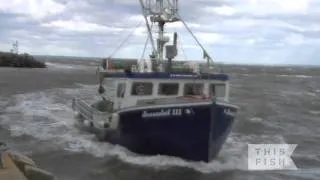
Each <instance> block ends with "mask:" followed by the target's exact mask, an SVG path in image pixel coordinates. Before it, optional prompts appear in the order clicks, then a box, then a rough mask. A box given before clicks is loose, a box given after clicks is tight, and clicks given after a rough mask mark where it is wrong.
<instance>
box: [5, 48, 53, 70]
mask: <svg viewBox="0 0 320 180" xmlns="http://www.w3.org/2000/svg"><path fill="white" fill-rule="evenodd" d="M0 67H18V68H22V67H24V68H46V67H47V66H46V64H45V63H44V62H41V61H37V60H36V59H35V58H34V57H33V56H31V55H29V54H27V53H24V54H15V53H10V52H0Z"/></svg>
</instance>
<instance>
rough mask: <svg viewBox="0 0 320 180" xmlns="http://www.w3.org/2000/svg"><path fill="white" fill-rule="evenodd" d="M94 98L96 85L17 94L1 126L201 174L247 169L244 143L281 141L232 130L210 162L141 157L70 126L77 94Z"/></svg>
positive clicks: (71, 145) (94, 152)
mask: <svg viewBox="0 0 320 180" xmlns="http://www.w3.org/2000/svg"><path fill="white" fill-rule="evenodd" d="M79 93H81V94H83V95H84V96H88V97H90V96H89V95H90V94H91V98H92V100H93V99H95V98H97V97H96V95H95V93H96V86H82V87H81V88H79V89H53V90H49V91H45V92H37V93H29V94H20V95H16V96H15V98H14V100H12V101H11V102H7V103H9V106H8V107H6V108H5V110H4V111H5V114H2V115H1V117H2V119H3V120H2V121H1V122H0V123H1V125H2V126H4V127H7V128H8V129H9V130H10V132H11V133H12V135H13V136H21V135H23V134H26V135H30V136H33V137H35V138H37V139H41V140H45V141H50V143H55V144H56V145H58V146H60V147H61V148H63V149H65V150H68V151H74V152H87V153H91V154H92V155H94V156H97V157H103V156H106V155H112V156H118V157H119V158H120V159H121V160H123V161H125V162H128V163H133V164H138V165H144V166H152V167H154V168H170V167H172V166H179V167H187V168H193V169H196V170H198V171H200V172H203V173H210V172H219V171H228V170H234V169H237V170H246V169H247V144H248V143H252V142H255V141H257V142H259V143H261V142H265V143H268V142H273V143H274V142H275V141H279V142H283V141H284V140H283V139H282V138H281V137H278V136H275V137H270V136H247V135H243V134H235V133H232V134H231V136H230V137H229V138H228V139H227V142H226V144H225V145H224V148H223V150H222V152H221V154H220V156H219V158H218V159H217V160H216V161H213V162H211V163H201V162H187V161H185V160H183V159H180V158H173V157H168V156H140V155H136V154H134V153H131V152H130V151H128V150H127V149H125V148H123V147H120V146H114V145H111V144H108V143H102V142H97V141H95V140H94V137H93V135H91V134H88V133H85V132H81V131H80V130H78V129H77V128H75V127H74V126H73V114H72V109H71V100H72V98H73V97H74V96H75V95H77V94H79Z"/></svg>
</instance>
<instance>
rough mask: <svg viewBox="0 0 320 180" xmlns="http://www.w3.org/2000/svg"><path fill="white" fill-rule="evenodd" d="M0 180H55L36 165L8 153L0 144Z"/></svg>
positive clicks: (29, 160) (6, 148)
mask: <svg viewBox="0 0 320 180" xmlns="http://www.w3.org/2000/svg"><path fill="white" fill-rule="evenodd" d="M0 180H55V177H54V176H53V175H52V174H51V173H50V172H47V171H45V170H43V169H40V168H39V167H37V166H36V163H35V162H34V161H33V160H32V159H30V158H28V157H26V156H24V155H22V154H19V153H16V152H10V151H9V148H8V147H6V145H5V144H4V143H1V142H0Z"/></svg>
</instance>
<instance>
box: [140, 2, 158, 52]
mask: <svg viewBox="0 0 320 180" xmlns="http://www.w3.org/2000/svg"><path fill="white" fill-rule="evenodd" d="M140 5H141V10H142V14H143V18H144V20H145V23H146V25H147V28H148V33H149V36H150V37H151V38H150V41H151V45H152V50H153V52H155V51H156V48H155V47H156V46H155V44H154V41H153V36H152V32H151V28H150V25H149V21H148V19H147V15H146V13H145V9H146V8H145V6H144V3H143V1H142V0H140Z"/></svg>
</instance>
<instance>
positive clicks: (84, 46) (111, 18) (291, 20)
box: [0, 0, 320, 65]
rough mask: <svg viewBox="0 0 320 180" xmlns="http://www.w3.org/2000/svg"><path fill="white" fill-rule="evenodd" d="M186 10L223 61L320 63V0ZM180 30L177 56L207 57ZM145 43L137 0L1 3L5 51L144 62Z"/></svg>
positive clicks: (221, 2) (198, 3)
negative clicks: (16, 46)
mask: <svg viewBox="0 0 320 180" xmlns="http://www.w3.org/2000/svg"><path fill="white" fill-rule="evenodd" d="M179 7H180V16H181V18H182V19H183V20H184V21H185V22H186V23H187V25H188V27H189V28H190V29H191V30H192V32H193V33H194V35H195V36H196V37H197V39H198V40H199V41H200V42H201V44H202V45H203V47H204V48H205V49H206V50H207V52H208V53H209V54H210V55H211V56H212V57H213V59H214V60H215V61H217V62H222V63H237V64H267V65H278V64H296V65H299V64H300V65H320V53H319V50H320V0H180V1H179ZM139 25H140V26H139ZM175 31H176V32H178V33H179V37H178V50H179V54H178V57H176V59H181V60H188V59H190V60H199V61H201V60H203V59H202V56H203V54H202V53H203V52H202V50H201V48H200V47H199V46H197V44H196V41H195V40H194V39H193V38H192V36H191V35H190V33H188V31H187V30H186V29H185V28H184V26H183V25H182V23H181V22H178V23H173V24H167V25H166V32H167V33H166V34H167V35H168V36H169V37H170V39H172V36H173V32H175ZM131 33H132V36H131V37H130V39H128V41H126V43H124V44H123V46H121V48H120V49H119V51H117V52H116V53H113V52H114V51H115V50H116V49H117V47H118V46H120V44H121V43H122V42H123V41H124V40H125V39H126V38H127V37H128V36H129V35H130V34H131ZM146 39H147V30H146V26H145V24H144V21H143V16H142V14H141V7H140V5H139V1H138V0H0V51H9V50H10V48H11V47H12V42H13V41H16V40H18V42H19V52H20V53H23V52H26V53H29V54H33V55H64V56H84V57H108V56H110V55H112V57H119V58H126V57H129V58H140V57H141V56H142V55H143V47H144V43H145V41H146ZM171 43H172V42H169V43H168V44H171ZM150 47H151V46H150V44H149V45H148V46H147V51H146V52H145V57H147V55H148V54H149V52H150V51H151V49H150Z"/></svg>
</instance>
